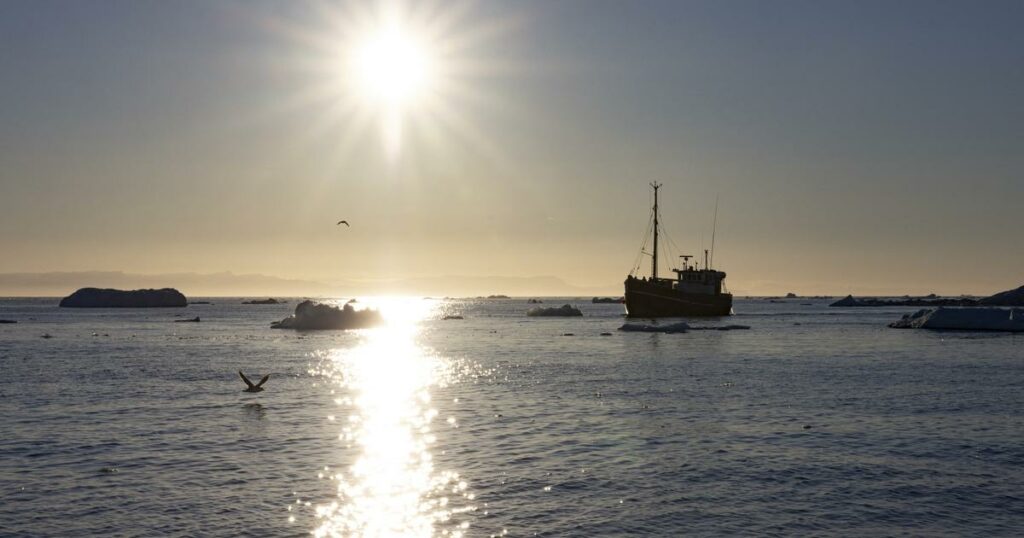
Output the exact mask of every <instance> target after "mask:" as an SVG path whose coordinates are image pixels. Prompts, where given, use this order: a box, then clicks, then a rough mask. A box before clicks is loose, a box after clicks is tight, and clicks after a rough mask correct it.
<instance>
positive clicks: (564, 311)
mask: <svg viewBox="0 0 1024 538" xmlns="http://www.w3.org/2000/svg"><path fill="white" fill-rule="evenodd" d="M526 315H527V316H530V317H537V316H563V317H574V316H582V315H583V312H581V311H580V309H579V308H576V307H574V306H572V305H569V304H564V305H562V306H559V307H557V308H541V307H539V306H538V307H535V308H531V309H529V310H527V311H526Z"/></svg>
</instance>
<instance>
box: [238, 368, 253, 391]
mask: <svg viewBox="0 0 1024 538" xmlns="http://www.w3.org/2000/svg"><path fill="white" fill-rule="evenodd" d="M238 375H239V376H240V377H241V378H242V381H245V384H246V385H248V386H249V388H250V389H251V388H252V387H253V386H254V385H253V384H252V381H249V378H248V377H245V374H243V373H242V371H241V370H239V371H238Z"/></svg>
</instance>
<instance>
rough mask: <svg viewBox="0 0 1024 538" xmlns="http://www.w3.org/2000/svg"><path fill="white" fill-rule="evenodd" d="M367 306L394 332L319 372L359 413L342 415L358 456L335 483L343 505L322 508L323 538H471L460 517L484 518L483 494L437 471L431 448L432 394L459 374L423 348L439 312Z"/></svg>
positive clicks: (426, 305)
mask: <svg viewBox="0 0 1024 538" xmlns="http://www.w3.org/2000/svg"><path fill="white" fill-rule="evenodd" d="M367 305H368V306H370V307H372V308H379V309H380V310H381V312H382V313H383V314H384V317H385V320H386V322H385V325H384V326H383V327H380V328H376V329H370V330H365V331H361V334H360V342H359V344H358V345H356V346H355V347H352V348H345V349H335V350H332V351H330V352H329V353H327V354H326V356H325V357H324V358H325V360H324V361H323V364H322V371H320V372H319V373H320V374H322V375H324V376H325V377H327V378H328V379H329V380H330V384H331V386H332V387H334V388H335V391H332V392H336V393H337V394H339V395H341V397H340V398H338V399H337V400H335V401H336V403H338V404H339V405H340V406H342V407H343V408H347V409H349V410H350V414H349V415H348V417H347V418H346V419H341V418H340V417H338V421H340V422H341V423H342V424H343V426H342V429H341V432H340V434H339V436H338V437H339V440H340V441H341V442H342V443H343V444H344V446H345V449H346V450H353V451H358V456H357V457H356V458H355V460H354V463H353V464H352V465H351V466H350V467H349V468H348V470H347V472H337V473H335V474H332V475H329V477H330V478H332V479H333V480H334V481H335V482H336V483H337V498H336V499H335V500H333V501H332V502H330V503H325V504H321V505H318V506H317V507H316V516H317V518H318V526H317V528H316V529H315V530H314V531H313V535H314V536H367V537H371V536H433V535H435V534H438V535H441V536H462V535H463V534H464V533H465V531H466V529H467V528H468V527H469V522H468V520H463V521H459V519H460V518H459V516H460V515H461V514H465V513H467V512H472V511H474V510H476V507H475V506H474V505H473V503H472V501H473V498H474V497H473V494H472V493H471V492H470V491H469V488H468V484H467V483H466V482H465V481H463V480H462V479H461V478H460V477H459V475H458V473H455V472H453V471H440V470H438V469H436V468H435V465H434V461H433V456H432V454H431V450H430V449H431V445H433V444H434V443H435V441H436V437H435V436H434V434H433V433H432V431H431V423H432V422H433V420H434V419H435V418H436V417H437V415H438V411H437V409H435V408H434V407H433V406H432V405H431V394H430V389H431V388H432V387H434V386H438V385H442V384H445V383H447V382H448V379H449V378H450V377H451V376H452V372H453V368H452V366H451V363H450V361H447V360H445V359H443V358H441V357H438V356H437V355H436V354H434V353H432V352H430V351H429V350H427V349H425V348H423V347H422V346H420V345H419V344H418V343H417V341H416V340H417V339H416V337H417V335H418V334H419V330H420V325H421V322H422V321H423V320H424V319H427V318H428V317H431V316H432V315H433V314H434V313H435V312H436V310H437V308H438V306H439V304H438V302H437V301H433V300H426V299H418V298H417V299H408V298H379V299H373V300H368V301H367ZM339 389H340V390H339ZM330 423H331V424H337V422H334V421H332V422H330Z"/></svg>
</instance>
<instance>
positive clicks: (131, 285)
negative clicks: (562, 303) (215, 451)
mask: <svg viewBox="0 0 1024 538" xmlns="http://www.w3.org/2000/svg"><path fill="white" fill-rule="evenodd" d="M84 287H95V288H119V289H140V288H176V289H178V290H179V291H181V292H182V293H184V294H185V295H186V296H189V297H204V296H238V297H260V296H266V297H320V296H339V297H347V296H353V295H383V294H395V295H428V296H437V297H441V296H449V297H467V296H478V295H494V294H502V295H511V296H527V295H537V296H556V295H565V296H587V295H621V293H622V289H621V285H619V284H614V285H609V286H604V287H584V286H574V285H572V284H568V283H566V282H565V281H564V280H562V279H560V278H557V277H553V276H535V277H507V276H458V275H449V276H435V277H414V278H401V279H399V278H394V279H377V280H369V279H367V280H340V281H333V282H318V281H312V280H297V279H287V278H279V277H275V276H267V275H259V274H235V273H231V272H223V273H167V274H154V275H144V274H133V273H124V272H121V271H76V272H54V273H0V296H22V297H62V296H66V295H68V294H70V293H71V292H73V291H75V290H76V289H78V288H84Z"/></svg>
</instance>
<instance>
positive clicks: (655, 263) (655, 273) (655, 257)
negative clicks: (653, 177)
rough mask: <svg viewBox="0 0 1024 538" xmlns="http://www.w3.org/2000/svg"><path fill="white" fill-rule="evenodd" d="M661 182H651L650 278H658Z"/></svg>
mask: <svg viewBox="0 0 1024 538" xmlns="http://www.w3.org/2000/svg"><path fill="white" fill-rule="evenodd" d="M660 187H661V183H658V182H657V181H655V182H654V183H651V188H652V189H654V255H653V256H652V257H651V280H654V279H656V278H658V188H660Z"/></svg>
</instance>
